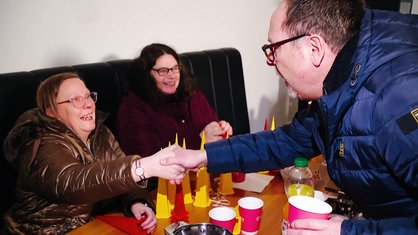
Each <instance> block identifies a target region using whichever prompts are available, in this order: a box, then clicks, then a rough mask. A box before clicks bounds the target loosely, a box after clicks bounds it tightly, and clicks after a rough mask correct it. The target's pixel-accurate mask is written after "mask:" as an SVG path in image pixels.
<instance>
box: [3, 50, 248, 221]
mask: <svg viewBox="0 0 418 235" xmlns="http://www.w3.org/2000/svg"><path fill="white" fill-rule="evenodd" d="M180 58H181V60H182V62H183V64H184V65H185V66H187V67H188V68H189V69H190V71H191V72H192V74H193V75H194V76H195V77H196V78H197V82H198V85H199V88H200V89H201V90H202V91H203V92H204V94H205V95H206V97H207V99H208V101H209V103H210V104H211V105H212V107H213V108H214V109H215V111H216V112H217V114H218V117H219V119H223V120H227V121H228V122H230V123H231V125H232V126H233V128H234V134H243V133H248V132H249V131H250V127H249V120H248V110H247V103H246V94H245V86H244V76H243V71H242V61H241V55H240V53H239V51H238V50H236V49H234V48H221V49H216V50H205V51H196V52H186V53H182V54H180ZM131 63H132V60H131V59H125V60H113V61H108V62H98V63H91V64H79V65H73V66H65V67H55V68H45V69H37V70H32V71H23V72H14V73H5V74H0V123H1V124H0V143H1V146H0V150H1V151H0V179H1V182H2V184H1V185H0V187H2V189H3V190H2V191H3V192H5V194H4V195H3V197H2V198H3V199H2V200H1V205H0V215H1V216H2V215H3V214H4V212H5V211H6V210H7V209H8V208H9V207H10V205H11V204H12V203H13V202H14V200H15V196H14V191H15V180H16V171H15V170H14V169H13V168H12V167H11V166H10V165H9V163H8V162H7V161H6V160H5V158H4V153H3V141H4V139H5V137H6V136H7V133H8V132H9V131H10V129H11V128H12V126H13V124H14V122H15V121H16V119H17V118H18V117H19V115H20V114H22V113H23V112H24V111H26V110H28V109H30V108H33V107H35V106H36V101H35V97H36V89H37V87H38V85H39V84H40V82H41V81H43V80H44V79H46V78H47V77H49V76H51V75H54V74H57V73H61V72H77V73H78V74H79V75H80V76H81V77H82V78H83V79H84V80H85V82H86V85H87V87H88V88H89V89H90V90H92V91H97V92H98V94H99V99H98V101H97V108H98V109H100V110H102V111H105V112H108V113H109V114H110V115H109V117H108V119H107V120H106V125H107V126H108V127H109V128H110V129H111V130H113V131H114V130H115V120H116V114H117V110H118V106H119V102H120V100H121V99H122V96H123V84H124V81H125V80H126V77H127V76H128V68H129V66H130V64H131Z"/></svg>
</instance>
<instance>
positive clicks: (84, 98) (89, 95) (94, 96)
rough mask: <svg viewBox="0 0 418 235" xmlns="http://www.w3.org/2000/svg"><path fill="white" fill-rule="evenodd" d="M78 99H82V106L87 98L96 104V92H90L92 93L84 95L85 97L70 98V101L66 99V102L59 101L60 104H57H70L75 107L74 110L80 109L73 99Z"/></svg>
mask: <svg viewBox="0 0 418 235" xmlns="http://www.w3.org/2000/svg"><path fill="white" fill-rule="evenodd" d="M80 97H82V98H83V101H82V104H84V103H85V102H86V101H87V100H88V99H89V98H91V99H92V100H93V102H94V103H96V102H97V92H95V91H92V92H90V93H89V94H88V95H86V96H74V97H71V98H70V99H68V100H64V101H61V102H57V104H65V103H71V104H72V105H73V106H74V107H76V108H81V107H82V106H81V107H79V106H77V105H76V104H75V99H78V98H80Z"/></svg>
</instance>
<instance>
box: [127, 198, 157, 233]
mask: <svg viewBox="0 0 418 235" xmlns="http://www.w3.org/2000/svg"><path fill="white" fill-rule="evenodd" d="M131 211H132V214H133V215H134V216H135V218H136V219H137V220H141V219H143V218H144V217H146V219H145V220H144V221H143V222H142V223H141V228H142V229H143V230H145V231H147V233H148V234H151V233H153V232H154V230H155V227H157V218H155V214H154V211H152V209H151V208H149V207H147V206H146V205H144V204H142V203H140V202H137V203H134V204H133V205H132V206H131Z"/></svg>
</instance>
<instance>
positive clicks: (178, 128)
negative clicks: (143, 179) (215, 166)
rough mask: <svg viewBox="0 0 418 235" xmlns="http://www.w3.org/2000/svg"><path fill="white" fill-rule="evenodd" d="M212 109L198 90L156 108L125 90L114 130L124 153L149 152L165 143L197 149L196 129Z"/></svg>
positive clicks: (207, 120) (208, 119)
mask: <svg viewBox="0 0 418 235" xmlns="http://www.w3.org/2000/svg"><path fill="white" fill-rule="evenodd" d="M217 120H218V118H217V116H216V113H215V111H214V110H213V108H212V107H211V106H210V105H209V103H208V101H207V99H206V97H205V96H204V94H203V93H202V92H201V91H197V92H196V94H195V95H194V96H193V97H192V98H191V99H190V100H189V101H185V102H183V103H167V104H165V105H163V106H162V107H161V108H160V109H159V110H158V111H156V110H154V109H153V108H152V106H151V105H150V104H149V103H148V102H146V101H144V100H143V99H141V98H140V97H139V96H137V95H136V94H135V93H133V92H128V93H127V95H126V96H125V97H124V99H123V100H122V103H121V104H120V107H119V112H118V117H117V122H116V133H117V136H118V139H119V143H120V145H121V146H122V149H123V151H124V152H125V153H126V154H128V155H129V154H139V155H141V156H149V155H152V154H154V153H156V152H157V151H159V150H161V148H164V147H167V146H168V145H169V143H171V144H173V143H174V142H175V138H176V134H177V135H178V144H179V145H180V146H183V138H184V139H185V142H186V147H187V148H188V149H200V145H201V138H200V136H199V134H200V132H201V131H202V130H203V129H204V128H205V126H206V125H207V124H208V123H210V122H211V121H217Z"/></svg>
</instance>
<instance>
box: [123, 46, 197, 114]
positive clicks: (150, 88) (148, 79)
mask: <svg viewBox="0 0 418 235" xmlns="http://www.w3.org/2000/svg"><path fill="white" fill-rule="evenodd" d="M164 54H170V55H172V56H173V57H174V58H175V59H176V60H177V62H178V64H179V66H180V67H181V70H180V82H179V86H178V87H177V90H176V92H175V93H174V94H172V95H167V94H164V93H163V92H161V91H160V90H159V89H158V87H157V84H156V82H155V79H154V78H153V77H152V76H151V73H150V71H151V69H152V67H153V66H154V65H155V62H156V61H157V59H158V58H159V57H160V56H162V55H164ZM127 89H128V90H131V91H133V92H134V93H136V94H137V95H138V96H139V97H141V98H142V99H144V100H146V101H148V102H150V103H151V105H152V106H153V107H154V108H158V107H159V106H160V105H162V104H163V103H165V102H166V101H167V100H170V101H175V102H182V101H186V100H189V99H190V98H191V97H193V95H194V94H195V93H196V89H197V85H196V81H195V79H194V78H193V77H192V76H191V74H190V72H189V71H188V70H187V68H186V67H185V66H184V65H183V64H182V62H181V61H180V58H179V55H178V54H177V52H176V51H175V50H174V49H173V48H171V47H169V46H167V45H164V44H160V43H153V44H150V45H148V46H146V47H144V48H143V49H142V51H141V54H140V55H139V57H138V58H136V59H134V60H133V63H132V65H131V68H130V70H129V75H128V78H127Z"/></svg>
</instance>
